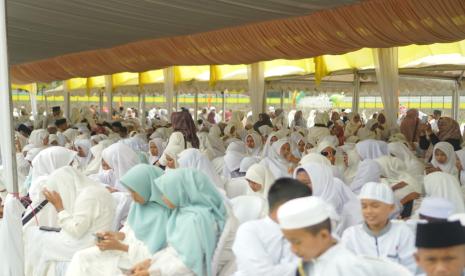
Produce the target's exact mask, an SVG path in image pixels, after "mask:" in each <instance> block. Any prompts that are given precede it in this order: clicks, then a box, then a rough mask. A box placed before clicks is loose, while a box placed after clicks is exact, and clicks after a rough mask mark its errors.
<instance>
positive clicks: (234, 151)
mask: <svg viewBox="0 0 465 276" xmlns="http://www.w3.org/2000/svg"><path fill="white" fill-rule="evenodd" d="M246 156H247V149H246V146H245V143H244V142H242V141H234V142H232V143H231V144H229V146H228V148H227V149H226V154H225V156H224V167H223V176H224V177H226V178H227V179H229V178H231V173H232V172H233V171H236V170H238V169H239V168H240V165H241V161H242V159H244V157H246Z"/></svg>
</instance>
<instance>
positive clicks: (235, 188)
mask: <svg viewBox="0 0 465 276" xmlns="http://www.w3.org/2000/svg"><path fill="white" fill-rule="evenodd" d="M248 187H249V183H248V182H247V180H246V179H245V178H244V177H237V178H232V179H230V180H229V181H228V183H226V187H225V189H226V195H227V196H228V198H235V197H238V196H243V195H246V194H247V189H248Z"/></svg>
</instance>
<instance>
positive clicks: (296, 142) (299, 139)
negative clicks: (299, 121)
mask: <svg viewBox="0 0 465 276" xmlns="http://www.w3.org/2000/svg"><path fill="white" fill-rule="evenodd" d="M290 141H291V151H292V155H294V156H295V157H297V158H299V159H300V158H302V156H304V155H305V138H304V136H303V135H302V134H301V133H300V132H297V131H296V132H293V133H292V134H291V136H290Z"/></svg>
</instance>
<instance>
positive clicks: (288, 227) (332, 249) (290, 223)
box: [278, 196, 377, 276]
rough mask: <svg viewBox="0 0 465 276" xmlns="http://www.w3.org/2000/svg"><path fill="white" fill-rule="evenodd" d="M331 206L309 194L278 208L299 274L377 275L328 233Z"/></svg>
mask: <svg viewBox="0 0 465 276" xmlns="http://www.w3.org/2000/svg"><path fill="white" fill-rule="evenodd" d="M330 208H331V207H330V206H329V205H328V204H327V203H325V202H324V201H323V200H322V199H320V198H317V197H314V196H309V197H303V198H297V199H293V200H291V201H288V202H286V203H285V204H284V205H282V206H281V207H280V208H279V210H278V221H279V225H280V226H281V230H282V231H283V234H284V236H285V237H286V239H287V240H288V241H289V242H290V243H291V247H292V251H293V252H294V253H295V254H296V255H298V256H299V257H301V258H302V263H300V265H299V268H298V275H301V276H302V275H312V276H339V275H357V276H364V275H370V276H371V275H377V274H376V273H374V271H373V269H372V267H371V266H370V265H368V264H367V263H366V262H363V261H362V259H361V258H358V257H357V256H355V255H354V254H353V253H352V252H350V251H349V250H347V249H345V248H344V246H343V245H341V244H339V243H337V241H336V240H335V239H334V238H333V236H332V235H331V221H330Z"/></svg>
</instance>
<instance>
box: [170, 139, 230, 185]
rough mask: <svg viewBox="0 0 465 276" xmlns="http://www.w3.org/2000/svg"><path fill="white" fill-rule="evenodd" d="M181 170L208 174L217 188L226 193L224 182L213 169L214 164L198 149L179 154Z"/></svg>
mask: <svg viewBox="0 0 465 276" xmlns="http://www.w3.org/2000/svg"><path fill="white" fill-rule="evenodd" d="M178 164H179V167H180V168H193V169H197V170H199V171H201V172H203V173H204V174H206V175H207V176H208V177H209V178H210V180H211V181H212V183H213V184H215V186H216V187H217V188H218V189H220V190H223V191H224V181H223V180H222V179H221V178H220V176H219V175H218V174H217V173H216V172H215V170H214V169H213V164H212V163H211V162H210V160H208V158H207V157H206V156H205V155H203V154H202V153H201V152H200V150H198V149H194V148H192V149H186V150H184V151H183V152H181V154H179V158H178Z"/></svg>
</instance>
